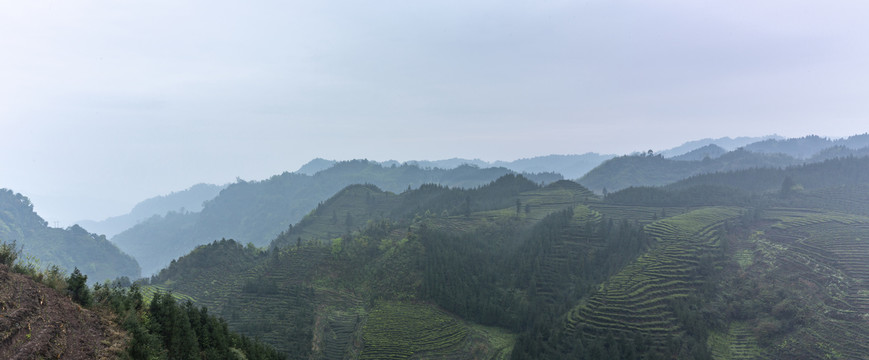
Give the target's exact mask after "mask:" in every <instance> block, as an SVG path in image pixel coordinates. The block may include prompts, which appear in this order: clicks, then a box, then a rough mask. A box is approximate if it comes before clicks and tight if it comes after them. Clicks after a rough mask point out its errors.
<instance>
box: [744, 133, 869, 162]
mask: <svg viewBox="0 0 869 360" xmlns="http://www.w3.org/2000/svg"><path fill="white" fill-rule="evenodd" d="M831 147H844V148H848V149H854V150H856V149H862V148H866V147H869V133H867V134H861V135H854V136H850V137H847V138H843V139H836V140H831V139H828V138H822V137H820V136H816V135H811V136H805V137H801V138H793V139H767V140H764V141H758V142H756V143H752V144H748V145H746V146H745V149H746V150H748V151H752V152H759V153H769V154H772V153H779V154H787V155H789V156H793V157H795V158H798V159H808V158H810V157H812V156H814V155H815V154H817V153H819V152H821V151H823V150H824V149H829V148H831Z"/></svg>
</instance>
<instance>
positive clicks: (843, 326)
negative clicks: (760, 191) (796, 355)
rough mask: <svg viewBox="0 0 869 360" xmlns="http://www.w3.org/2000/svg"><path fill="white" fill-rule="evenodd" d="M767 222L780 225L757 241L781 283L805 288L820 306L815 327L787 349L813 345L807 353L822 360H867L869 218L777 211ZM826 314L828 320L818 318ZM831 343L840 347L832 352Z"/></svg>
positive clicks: (805, 330) (802, 332)
mask: <svg viewBox="0 0 869 360" xmlns="http://www.w3.org/2000/svg"><path fill="white" fill-rule="evenodd" d="M764 217H765V218H766V219H767V220H770V221H777V222H776V223H774V224H773V225H772V226H771V227H770V228H769V229H768V230H767V231H766V232H765V233H763V234H762V239H761V240H759V241H758V242H759V243H761V244H763V245H764V246H763V253H764V259H765V261H767V262H769V263H770V264H771V265H772V266H775V267H776V269H777V271H775V272H774V274H775V275H776V276H777V277H776V279H777V281H779V282H780V283H783V284H793V285H792V286H795V287H800V288H804V290H802V291H803V292H804V294H805V296H806V298H809V299H816V300H815V301H816V302H817V303H818V304H820V305H819V306H821V307H820V308H819V309H818V310H816V313H813V315H814V316H813V319H815V320H814V321H813V322H811V325H810V326H807V327H805V328H801V329H799V330H798V331H797V332H796V333H795V334H793V335H792V336H790V337H789V338H788V339H787V340H786V341H785V343H788V344H791V345H787V346H783V348H785V349H789V348H792V347H793V345H792V344H794V343H803V344H811V345H812V346H810V347H808V348H807V349H802V348H800V350H801V351H807V352H809V353H810V354H811V355H812V356H816V357H818V358H823V357H825V356H831V354H839V355H840V356H841V358H849V359H850V358H865V356H866V354H869V342H867V341H866V339H869V241H867V240H869V218H866V217H862V216H856V215H850V214H842V213H835V212H826V211H817V210H804V209H773V210H769V211H766V212H765V213H764ZM817 312H819V313H820V314H823V315H824V316H818V315H820V314H819V313H817ZM829 344H837V346H836V347H835V348H831V347H830V345H829Z"/></svg>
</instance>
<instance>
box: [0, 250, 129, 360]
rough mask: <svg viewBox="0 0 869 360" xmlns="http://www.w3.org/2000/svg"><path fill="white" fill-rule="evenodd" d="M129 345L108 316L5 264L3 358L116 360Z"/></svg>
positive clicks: (0, 304)
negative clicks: (79, 303) (91, 309)
mask: <svg viewBox="0 0 869 360" xmlns="http://www.w3.org/2000/svg"><path fill="white" fill-rule="evenodd" d="M125 343H126V334H125V333H124V332H123V330H121V329H120V328H119V327H118V326H117V325H116V324H114V323H113V322H112V321H110V320H109V315H107V314H103V315H100V314H98V313H96V312H93V311H90V310H88V309H84V308H82V307H81V306H79V305H78V304H76V303H74V302H72V300H70V299H69V298H68V297H66V296H64V295H62V294H61V293H60V292H58V291H57V290H54V289H52V288H50V287H47V286H45V285H43V284H40V283H37V282H35V281H33V280H32V279H30V278H29V277H26V276H24V275H21V274H16V273H12V272H10V271H9V269H8V267H6V266H5V265H0V359H115V358H118V357H120V355H121V353H122V352H123V351H124V346H125Z"/></svg>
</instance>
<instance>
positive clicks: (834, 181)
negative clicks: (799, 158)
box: [667, 156, 869, 193]
mask: <svg viewBox="0 0 869 360" xmlns="http://www.w3.org/2000/svg"><path fill="white" fill-rule="evenodd" d="M788 178H789V179H790V180H791V181H792V182H793V186H795V187H797V186H798V187H799V189H802V190H821V189H826V188H838V187H845V186H855V185H862V184H866V183H869V157H866V156H864V157H846V158H835V159H831V160H826V161H823V162H818V163H812V164H805V165H798V166H790V167H786V168H783V169H777V168H754V169H743V170H736V171H726V172H717V173H709V174H701V175H696V176H692V177H690V178H687V179H684V180H681V181H678V182H675V183H673V184H670V185H668V186H667V188H670V189H681V188H688V187H693V186H697V185H719V186H728V187H732V188H737V189H740V190H743V191H745V192H748V193H768V192H778V191H781V189H782V184H783V182H784V181H785V179H788Z"/></svg>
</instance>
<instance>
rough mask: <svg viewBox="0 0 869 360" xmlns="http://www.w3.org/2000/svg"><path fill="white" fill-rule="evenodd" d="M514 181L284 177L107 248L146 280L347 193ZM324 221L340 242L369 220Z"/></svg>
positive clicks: (394, 172)
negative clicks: (208, 248) (359, 187)
mask: <svg viewBox="0 0 869 360" xmlns="http://www.w3.org/2000/svg"><path fill="white" fill-rule="evenodd" d="M512 173H513V172H512V171H510V170H507V169H505V168H487V169H480V168H477V167H473V166H460V167H457V168H454V169H450V170H443V169H422V168H420V167H417V166H414V165H402V166H389V167H385V166H381V165H380V164H378V163H374V162H369V161H366V160H354V161H346V162H340V163H337V164H336V165H335V166H333V167H331V168H329V169H327V170H324V171H320V172H318V173H316V174H314V175H310V176H309V175H304V174H298V173H283V174H281V175H275V176H272V177H271V178H269V179H266V180H262V181H243V180H239V181H238V182H236V183H234V184H231V185H229V186H227V187H226V188H225V189H223V190H222V191H221V192H220V195H218V196H217V197H215V198H213V199H212V200H210V201H207V202H206V203H205V204H204V207H203V209H202V211H201V212H192V213H187V212H183V213H182V212H170V213H168V214H166V215H165V216H155V217H153V218H150V219H148V220H147V221H144V222H142V223H140V224H138V225H136V226H134V227H132V228H130V229H129V230H127V231H124V232H122V233H120V234H118V235H116V236H114V237H113V238H112V241H114V242H115V243H116V244H117V245H118V247H119V248H121V249H122V250H123V251H125V252H127V253H129V254H131V255H133V256H134V257H135V258H136V259H137V260H138V261H139V264H141V266H142V272H143V274H145V275H151V274H153V273H156V272H158V271H159V270H160V269H162V268H163V267H165V266H167V265H168V264H169V262H170V261H171V260H172V259H175V258H177V257H180V256H182V255H184V254H186V253H187V252H189V251H191V250H193V249H194V248H195V247H196V246H198V245H202V244H207V243H209V242H211V241H214V240H216V239H220V238H232V239H235V240H237V241H239V242H241V243H245V244H246V243H248V242H252V243H253V244H254V245H256V246H265V245H268V244H269V242H270V241H271V240H273V239H274V238H275V237H276V236H278V235H279V234H280V233H281V232H284V231H286V230H287V229H289V227H290V225H293V224H296V223H297V222H298V221H300V220H302V219H303V217H305V216H306V215H307V214H308V213H309V212H310V211H311V209H313V208H315V207H318V204H321V203H322V202H324V201H326V200H327V199H329V198H330V197H332V196H333V195H335V194H336V193H337V192H339V191H340V190H341V189H343V188H345V187H347V186H350V185H354V184H372V185H374V186H376V187H377V188H379V189H383V190H384V191H386V192H391V193H400V192H402V191H405V190H407V189H410V188H417V187H419V186H421V185H424V184H429V183H437V184H439V185H440V186H444V187H463V188H474V187H478V186H481V185H485V184H487V183H489V182H491V181H494V180H496V179H498V178H499V177H502V176H503V175H505V174H512ZM526 176H527V177H528V178H530V179H531V181H530V182H532V183H535V184H536V183H541V182H545V183H550V182H554V181H557V180H560V179H561V176H560V175H557V174H552V173H547V174H526ZM481 199H482V198H481ZM488 199H489V198H486V200H487V201H488ZM411 206H416V205H411ZM389 208H390V209H391V207H389ZM423 213H424V211H423ZM374 214H375V215H376V214H377V213H374ZM322 215H323V216H327V217H328V219H329V220H330V223H329V224H328V225H329V227H330V230H329V231H330V232H336V233H339V234H340V233H343V232H347V231H351V230H357V229H359V228H360V227H361V225H364V224H365V221H360V218H361V217H365V218H370V217H369V215H368V214H363V215H362V216H361V217H360V216H356V214H352V213H351V214H350V215H351V216H350V217H347V213H345V212H344V211H341V212H340V214H338V213H335V214H333V213H331V212H329V213H327V214H322ZM333 215H334V216H333ZM389 215H390V214H389V213H388V212H385V213H384V214H383V216H384V217H385V216H389ZM348 219H349V221H348ZM332 220H334V222H331V221H332ZM292 240H293V241H295V238H293V239H292Z"/></svg>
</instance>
